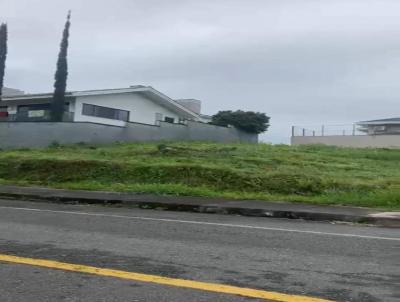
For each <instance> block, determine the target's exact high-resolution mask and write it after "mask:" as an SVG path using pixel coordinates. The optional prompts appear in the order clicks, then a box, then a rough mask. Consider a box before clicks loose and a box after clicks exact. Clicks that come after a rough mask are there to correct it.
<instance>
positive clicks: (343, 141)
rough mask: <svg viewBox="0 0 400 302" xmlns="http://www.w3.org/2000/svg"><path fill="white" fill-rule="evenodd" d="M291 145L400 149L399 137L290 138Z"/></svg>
mask: <svg viewBox="0 0 400 302" xmlns="http://www.w3.org/2000/svg"><path fill="white" fill-rule="evenodd" d="M291 143H292V145H314V144H322V145H330V146H339V147H354V148H400V135H354V136H351V135H349V136H342V135H332V136H292V138H291Z"/></svg>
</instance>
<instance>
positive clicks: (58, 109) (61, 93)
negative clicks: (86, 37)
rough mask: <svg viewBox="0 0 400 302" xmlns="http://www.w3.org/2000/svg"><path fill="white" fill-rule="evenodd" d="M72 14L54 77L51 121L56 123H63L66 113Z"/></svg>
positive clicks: (69, 13) (68, 20) (68, 21)
mask: <svg viewBox="0 0 400 302" xmlns="http://www.w3.org/2000/svg"><path fill="white" fill-rule="evenodd" d="M70 19H71V12H68V16H67V22H66V23H65V27H64V31H63V36H62V40H61V45H60V52H59V54H58V60H57V70H56V73H55V76H54V79H55V82H54V94H53V101H52V104H51V119H52V121H54V122H61V121H62V118H63V113H64V104H65V90H66V88H67V78H68V62H67V54H68V38H69V27H70V26H71V22H70Z"/></svg>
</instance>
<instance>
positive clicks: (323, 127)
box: [321, 125, 325, 136]
mask: <svg viewBox="0 0 400 302" xmlns="http://www.w3.org/2000/svg"><path fill="white" fill-rule="evenodd" d="M324 134H325V126H324V125H322V127H321V135H322V136H324Z"/></svg>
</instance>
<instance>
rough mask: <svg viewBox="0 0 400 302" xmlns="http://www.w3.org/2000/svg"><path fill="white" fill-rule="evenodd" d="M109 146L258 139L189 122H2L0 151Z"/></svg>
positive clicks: (228, 141) (232, 129) (253, 140)
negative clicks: (114, 123)
mask: <svg viewBox="0 0 400 302" xmlns="http://www.w3.org/2000/svg"><path fill="white" fill-rule="evenodd" d="M55 141H57V142H58V143H61V144H73V143H79V142H85V143H92V144H108V143H113V142H117V141H120V142H144V141H215V142H225V143H230V142H245V143H257V141H258V135H256V134H248V133H245V132H242V131H240V130H237V129H235V128H226V127H219V126H214V125H208V124H202V123H198V122H188V124H187V125H181V124H170V123H164V122H162V123H160V126H152V125H144V124H136V123H127V124H126V126H125V127H120V126H110V125H104V124H96V123H89V122H73V123H68V122H62V123H50V122H40V123H37V122H36V123H35V122H0V148H2V149H3V148H4V149H7V148H8V149H9V148H32V147H47V146H49V145H50V144H51V143H52V142H55Z"/></svg>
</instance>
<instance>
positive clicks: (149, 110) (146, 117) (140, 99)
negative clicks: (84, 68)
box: [71, 93, 179, 126]
mask: <svg viewBox="0 0 400 302" xmlns="http://www.w3.org/2000/svg"><path fill="white" fill-rule="evenodd" d="M83 104H92V105H97V106H104V107H109V108H114V109H121V110H127V111H129V112H130V113H129V121H130V122H135V123H143V124H149V125H155V124H156V113H161V114H162V115H163V117H165V116H169V117H172V118H174V119H175V121H176V122H177V121H178V119H179V116H178V115H177V114H176V113H174V112H172V111H170V110H168V109H167V108H165V107H163V106H161V105H159V104H157V103H155V102H153V101H152V100H151V99H149V98H146V97H145V96H143V95H141V94H138V93H121V94H112V95H96V96H95V95H93V96H79V97H76V101H75V104H74V106H73V110H74V112H75V115H74V121H76V122H93V123H101V124H109V125H115V126H124V125H125V124H126V123H125V122H124V121H119V120H113V119H106V118H100V117H93V116H87V115H82V105H83ZM71 108H72V107H71Z"/></svg>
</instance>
